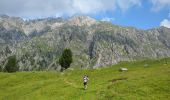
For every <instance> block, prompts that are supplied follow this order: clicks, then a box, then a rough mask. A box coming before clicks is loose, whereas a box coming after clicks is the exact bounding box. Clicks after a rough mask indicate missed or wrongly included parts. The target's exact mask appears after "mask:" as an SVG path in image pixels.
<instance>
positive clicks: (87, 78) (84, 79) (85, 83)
mask: <svg viewBox="0 0 170 100" xmlns="http://www.w3.org/2000/svg"><path fill="white" fill-rule="evenodd" d="M88 81H89V77H88V76H87V75H84V77H83V82H84V83H83V84H84V89H85V90H86V89H87V82H88Z"/></svg>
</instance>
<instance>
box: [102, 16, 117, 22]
mask: <svg viewBox="0 0 170 100" xmlns="http://www.w3.org/2000/svg"><path fill="white" fill-rule="evenodd" d="M114 20H115V19H114V18H110V17H104V18H102V19H101V21H106V22H112V21H114Z"/></svg>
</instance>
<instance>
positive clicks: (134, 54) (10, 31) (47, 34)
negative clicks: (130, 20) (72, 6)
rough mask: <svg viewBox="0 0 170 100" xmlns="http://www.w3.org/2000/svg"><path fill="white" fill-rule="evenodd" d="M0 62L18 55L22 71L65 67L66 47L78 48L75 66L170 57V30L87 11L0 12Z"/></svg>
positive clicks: (95, 65) (76, 49)
mask: <svg viewBox="0 0 170 100" xmlns="http://www.w3.org/2000/svg"><path fill="white" fill-rule="evenodd" d="M0 47H1V48H0V67H1V69H3V68H4V66H5V64H6V62H7V61H8V57H9V56H11V55H16V56H17V61H18V65H19V70H20V71H31V70H57V69H60V66H59V64H58V62H57V61H58V58H59V56H60V55H61V53H62V51H63V49H64V48H70V49H71V50H72V52H73V59H74V62H73V63H72V65H71V67H76V68H81V67H83V68H98V67H103V66H106V65H111V64H116V63H118V62H120V61H134V60H141V59H156V58H164V57H170V29H169V28H165V27H159V28H154V29H149V30H139V29H136V28H133V27H122V26H117V25H113V24H111V23H108V22H103V21H97V20H95V19H93V18H90V17H88V16H74V17H71V18H65V19H64V18H44V19H36V20H25V21H24V20H23V19H22V18H19V17H9V16H6V15H3V16H0Z"/></svg>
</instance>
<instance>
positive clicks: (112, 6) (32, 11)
mask: <svg viewBox="0 0 170 100" xmlns="http://www.w3.org/2000/svg"><path fill="white" fill-rule="evenodd" d="M141 1H142V0H0V14H8V15H10V16H20V17H25V18H36V17H49V16H72V15H74V14H84V15H89V14H101V13H105V12H108V11H111V12H113V13H114V11H115V10H117V9H120V10H121V11H126V10H128V9H130V8H132V7H134V6H140V5H141Z"/></svg>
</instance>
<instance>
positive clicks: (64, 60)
mask: <svg viewBox="0 0 170 100" xmlns="http://www.w3.org/2000/svg"><path fill="white" fill-rule="evenodd" d="M72 62H73V59H72V52H71V50H70V49H68V48H67V49H64V51H63V53H62V55H61V57H60V59H59V64H60V65H61V71H63V70H64V69H67V68H69V67H70V64H71V63H72Z"/></svg>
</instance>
